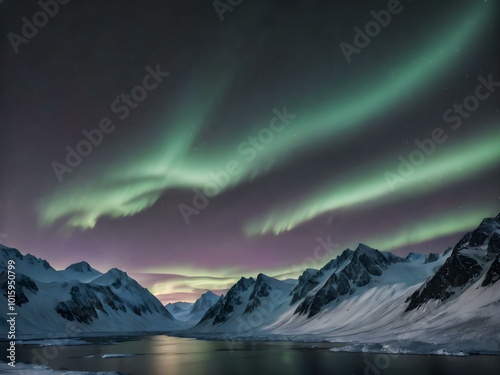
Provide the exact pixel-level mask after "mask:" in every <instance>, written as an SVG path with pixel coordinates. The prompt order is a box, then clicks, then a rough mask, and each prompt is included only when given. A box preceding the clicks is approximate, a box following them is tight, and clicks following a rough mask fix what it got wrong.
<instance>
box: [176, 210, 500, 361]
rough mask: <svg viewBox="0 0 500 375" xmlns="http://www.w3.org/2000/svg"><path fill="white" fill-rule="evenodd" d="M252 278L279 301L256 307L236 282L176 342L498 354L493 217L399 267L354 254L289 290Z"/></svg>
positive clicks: (498, 274) (498, 228)
mask: <svg viewBox="0 0 500 375" xmlns="http://www.w3.org/2000/svg"><path fill="white" fill-rule="evenodd" d="M259 277H260V278H261V279H264V280H266V281H265V282H264V283H267V284H269V285H272V286H273V287H272V288H270V289H275V290H277V291H280V293H276V294H274V295H272V294H271V293H267V295H261V297H260V298H259V300H258V302H255V301H253V300H252V296H254V295H255V290H256V285H257V281H256V280H254V279H252V278H251V279H244V278H242V279H241V280H240V281H239V282H238V283H237V284H235V285H234V286H233V288H231V289H230V290H229V292H228V293H227V295H226V296H223V297H221V299H220V300H219V302H218V303H217V304H216V305H215V306H214V307H213V308H212V309H210V310H209V311H208V312H207V314H205V316H204V317H203V318H202V320H201V322H200V323H199V324H198V325H197V326H195V327H194V328H192V329H190V330H187V331H185V332H183V335H187V336H195V337H217V336H219V337H220V336H221V335H222V336H223V337H224V338H226V339H227V338H229V339H245V338H247V339H250V338H265V339H280V340H282V339H287V340H289V339H292V340H308V341H321V340H328V341H334V342H352V343H353V345H354V346H356V347H362V348H367V344H369V345H368V347H377V346H376V345H375V346H374V344H386V346H380V347H384V348H386V347H387V348H391V350H394V351H395V352H405V351H416V352H426V353H436V354H439V353H443V354H444V353H460V352H467V353H475V352H481V353H495V354H500V314H498V311H499V308H500V283H497V281H498V280H499V279H500V215H498V216H496V217H495V218H490V219H485V220H483V222H482V223H481V225H480V226H479V227H478V228H477V229H476V230H475V231H473V232H471V233H468V234H467V235H465V236H464V238H463V239H462V240H461V241H460V242H459V243H458V244H457V245H456V246H455V247H454V249H453V250H451V249H449V250H447V251H446V252H444V253H443V254H441V255H438V254H428V255H419V254H409V255H408V256H407V257H406V258H400V257H397V256H395V255H393V254H390V253H384V252H380V251H378V250H376V249H372V248H370V247H368V246H366V245H363V244H360V245H359V246H358V248H356V250H354V251H353V250H350V249H347V250H345V251H344V252H343V253H342V254H341V255H339V256H338V257H337V258H336V259H333V260H332V261H330V262H328V263H327V264H326V265H325V266H324V267H323V268H321V269H320V270H315V269H307V270H306V271H304V273H303V274H302V276H300V277H299V279H298V282H297V284H296V285H295V287H293V288H291V289H288V290H287V289H286V286H285V285H282V284H279V283H282V282H280V281H278V280H274V279H271V278H268V279H270V280H269V281H267V280H268V279H265V278H267V277H265V278H264V277H263V276H261V275H259ZM259 277H257V280H259ZM261 283H262V281H261ZM252 308H256V310H255V311H256V313H257V314H256V315H251V314H249V313H250V312H252ZM354 346H353V347H354ZM416 346H417V347H418V349H417V347H416ZM384 350H385V349H384Z"/></svg>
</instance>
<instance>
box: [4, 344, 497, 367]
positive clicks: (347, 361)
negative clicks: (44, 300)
mask: <svg viewBox="0 0 500 375" xmlns="http://www.w3.org/2000/svg"><path fill="white" fill-rule="evenodd" d="M85 340H87V339H85ZM88 341H90V342H91V344H90V345H79V346H60V347H57V346H54V347H42V346H37V345H18V346H17V362H25V363H31V362H32V361H33V359H34V358H35V360H36V361H37V362H38V363H40V362H42V361H44V362H46V365H47V366H49V367H51V368H54V369H58V370H79V371H95V372H97V371H117V372H120V373H124V374H125V373H126V374H133V375H166V374H168V375H177V374H179V375H204V374H207V375H208V374H210V375H213V374H216V375H226V374H227V375H244V374H252V375H264V374H273V375H275V374H287V375H299V374H300V375H302V374H314V375H317V374H330V375H337V374H349V375H350V374H371V375H382V374H387V375H391V374H397V375H400V374H405V375H406V374H418V375H423V374H436V375H437V374H440V375H441V374H450V375H457V374H471V373H476V374H481V375H485V374H498V372H499V370H500V356H470V357H449V356H448V357H447V356H423V355H398V356H394V357H392V358H391V357H389V356H388V355H380V354H367V353H337V352H331V351H329V350H328V348H329V347H331V346H332V344H311V343H293V342H232V343H226V342H223V341H203V340H194V339H186V338H177V337H169V336H161V335H159V336H143V337H135V338H114V337H107V338H98V339H97V338H96V339H88ZM4 347H5V343H1V344H0V349H1V350H2V352H4ZM104 354H130V355H133V356H130V357H120V358H102V357H100V356H102V355H104Z"/></svg>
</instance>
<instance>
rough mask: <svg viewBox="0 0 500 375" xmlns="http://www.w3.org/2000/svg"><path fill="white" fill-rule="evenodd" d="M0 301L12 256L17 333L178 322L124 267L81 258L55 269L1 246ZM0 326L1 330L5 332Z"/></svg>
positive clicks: (145, 327) (166, 326) (165, 326)
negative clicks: (102, 266)
mask: <svg viewBox="0 0 500 375" xmlns="http://www.w3.org/2000/svg"><path fill="white" fill-rule="evenodd" d="M0 254H1V255H0V282H1V285H0V287H1V289H2V291H3V292H2V294H0V303H2V304H3V305H4V306H7V294H6V291H7V284H6V283H7V261H8V260H9V259H11V260H14V261H15V267H16V312H17V313H18V315H17V317H16V319H17V325H16V326H17V332H18V333H19V334H48V333H50V334H51V336H54V335H57V334H60V335H67V334H70V335H72V336H75V335H77V334H90V333H97V332H98V333H103V332H132V331H167V330H173V329H178V328H180V327H181V325H180V324H179V322H177V321H176V320H175V319H174V318H173V317H172V315H171V314H170V313H169V312H168V311H167V310H166V309H165V308H164V306H163V305H162V304H161V302H160V301H159V300H158V299H157V298H156V297H154V296H153V295H152V294H151V293H150V292H149V291H148V290H147V289H146V288H143V287H142V286H140V285H139V284H138V283H137V282H136V281H135V280H133V279H132V278H130V277H129V276H128V275H127V274H126V273H125V272H123V271H120V270H118V269H116V268H113V269H111V270H109V271H108V272H106V273H104V274H102V273H101V272H99V271H97V270H95V269H93V268H92V267H90V265H89V264H87V263H85V262H80V263H77V264H73V265H71V266H69V267H68V268H66V269H65V270H63V271H56V270H55V269H54V268H52V267H51V266H50V264H49V263H48V262H47V261H45V260H42V259H38V258H36V257H34V256H32V255H30V254H27V255H22V254H21V253H20V252H19V251H18V250H16V249H13V248H8V247H5V246H2V245H0ZM5 324H6V323H5V322H2V323H0V325H2V332H7V330H6V329H5V330H4V328H6V326H5V327H3V325H5Z"/></svg>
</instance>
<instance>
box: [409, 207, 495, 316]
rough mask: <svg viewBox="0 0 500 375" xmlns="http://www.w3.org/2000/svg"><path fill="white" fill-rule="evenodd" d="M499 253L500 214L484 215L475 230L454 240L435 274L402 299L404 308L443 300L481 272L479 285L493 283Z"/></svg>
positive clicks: (468, 284)
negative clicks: (449, 253) (455, 241)
mask: <svg viewBox="0 0 500 375" xmlns="http://www.w3.org/2000/svg"><path fill="white" fill-rule="evenodd" d="M499 255H500V214H499V215H498V216H496V217H494V218H489V219H484V220H483V221H482V223H481V224H480V225H479V227H478V228H477V229H476V230H474V231H472V232H470V233H467V234H466V235H465V236H464V237H463V238H462V239H461V240H460V241H459V242H458V243H457V244H456V246H455V247H454V248H453V252H452V254H451V256H450V257H449V258H448V259H447V260H446V262H445V263H444V265H443V266H442V267H441V268H440V269H439V270H438V271H437V272H436V274H435V275H434V276H433V277H432V278H431V279H429V280H428V281H427V282H425V283H424V284H423V285H422V287H420V288H419V289H418V290H417V291H415V293H413V294H412V295H411V296H410V297H409V298H408V299H407V300H406V302H407V303H408V306H407V308H406V311H410V310H414V309H416V308H418V307H420V306H421V305H423V304H425V303H426V302H428V301H431V300H440V301H445V300H447V299H448V298H450V297H451V296H453V295H457V294H460V293H461V292H462V291H463V290H464V289H466V288H467V287H468V286H470V285H471V284H472V283H474V282H475V281H477V280H478V279H479V278H481V277H483V275H484V277H485V278H484V281H483V283H482V284H481V286H482V287H486V286H488V285H491V284H494V283H495V282H496V281H498V275H499V262H500V260H499Z"/></svg>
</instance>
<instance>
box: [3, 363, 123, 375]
mask: <svg viewBox="0 0 500 375" xmlns="http://www.w3.org/2000/svg"><path fill="white" fill-rule="evenodd" d="M0 373H1V374H19V375H38V374H42V375H58V374H59V375H117V374H118V373H117V372H88V371H66V370H64V371H56V370H52V369H50V368H48V367H45V366H42V365H29V364H25V363H17V364H16V367H14V368H13V367H11V366H9V365H7V363H5V362H0Z"/></svg>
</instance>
